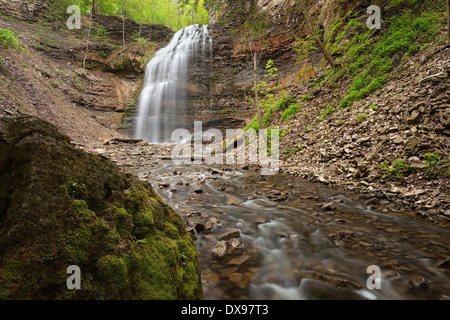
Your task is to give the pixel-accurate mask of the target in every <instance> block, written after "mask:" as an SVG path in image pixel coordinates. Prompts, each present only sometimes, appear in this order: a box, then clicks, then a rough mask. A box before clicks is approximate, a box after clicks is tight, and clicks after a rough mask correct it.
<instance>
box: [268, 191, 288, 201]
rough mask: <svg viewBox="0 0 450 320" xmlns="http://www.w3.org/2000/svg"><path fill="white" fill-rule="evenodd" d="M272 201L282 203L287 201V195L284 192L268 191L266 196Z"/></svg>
mask: <svg viewBox="0 0 450 320" xmlns="http://www.w3.org/2000/svg"><path fill="white" fill-rule="evenodd" d="M267 198H269V199H270V200H272V201H284V200H287V195H286V193H284V192H281V191H278V190H270V191H269V195H268V196H267Z"/></svg>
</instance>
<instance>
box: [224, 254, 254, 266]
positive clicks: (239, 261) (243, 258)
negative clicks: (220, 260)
mask: <svg viewBox="0 0 450 320" xmlns="http://www.w3.org/2000/svg"><path fill="white" fill-rule="evenodd" d="M249 258H250V256H249V255H247V254H243V255H241V256H239V257H235V258H233V259H231V260H230V262H228V263H229V264H235V265H238V266H240V265H242V264H243V263H244V262H245V261H247V260H248V259H249Z"/></svg>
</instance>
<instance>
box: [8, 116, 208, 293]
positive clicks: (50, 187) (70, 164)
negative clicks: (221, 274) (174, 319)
mask: <svg viewBox="0 0 450 320" xmlns="http://www.w3.org/2000/svg"><path fill="white" fill-rule="evenodd" d="M70 265H76V266H78V267H80V270H81V289H79V290H69V289H68V288H67V284H66V281H67V279H68V277H70V276H71V274H67V268H68V267H69V266H70ZM201 298H202V288H201V281H200V267H199V264H198V259H197V252H196V251H195V248H194V245H193V243H192V240H191V239H190V237H189V236H188V234H187V233H186V231H185V229H184V226H183V223H182V221H181V219H180V218H179V216H177V215H176V214H175V212H174V211H173V210H172V209H171V208H170V207H169V206H168V205H167V204H165V203H164V202H163V201H162V200H161V199H160V197H159V196H158V195H157V194H156V193H155V191H154V190H153V189H152V187H151V186H150V185H149V184H148V183H144V182H141V181H139V180H138V179H137V178H136V177H135V176H132V175H127V174H124V173H122V172H121V171H120V170H119V169H118V167H117V166H116V165H115V164H113V163H112V162H111V161H109V160H108V159H106V158H102V157H98V156H95V155H92V154H89V153H86V152H84V151H81V150H78V149H76V148H75V147H74V146H72V145H71V144H70V142H69V140H68V138H67V137H66V136H65V135H63V134H61V133H59V132H58V131H57V129H56V128H55V127H54V126H53V125H51V124H49V123H47V122H44V121H42V120H40V119H38V118H36V117H29V116H24V117H14V118H0V299H201Z"/></svg>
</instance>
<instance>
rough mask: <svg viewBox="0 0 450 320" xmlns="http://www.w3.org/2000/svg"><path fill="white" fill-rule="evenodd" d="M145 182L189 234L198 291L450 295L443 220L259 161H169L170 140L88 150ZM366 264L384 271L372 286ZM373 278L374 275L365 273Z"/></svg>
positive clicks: (249, 295)
mask: <svg viewBox="0 0 450 320" xmlns="http://www.w3.org/2000/svg"><path fill="white" fill-rule="evenodd" d="M91 151H93V152H96V153H100V154H102V155H104V156H107V157H109V158H111V159H112V160H113V161H115V162H116V163H117V164H118V165H119V166H120V167H122V169H124V170H126V171H132V172H134V173H136V174H138V176H139V177H140V178H141V179H142V180H148V181H149V182H151V183H152V185H153V187H154V188H155V190H156V191H157V192H158V193H159V194H160V196H161V197H162V198H163V199H164V200H165V201H166V202H167V203H168V204H169V205H171V206H172V207H173V208H174V209H175V211H176V212H177V213H178V214H179V215H180V216H181V217H182V219H183V221H184V223H185V226H186V228H187V230H188V231H189V233H190V234H191V237H192V238H193V239H194V243H195V246H196V249H197V251H198V254H199V261H200V264H201V268H202V283H203V290H204V297H205V299H448V298H449V296H450V257H449V256H450V251H449V249H448V248H450V229H449V228H448V226H447V225H446V224H445V223H440V224H439V225H437V224H430V223H426V222H424V221H423V220H420V218H419V217H417V215H416V214H415V213H414V212H399V211H394V210H392V209H390V208H389V207H384V208H383V207H377V208H375V207H373V206H370V205H367V204H366V203H365V202H363V201H362V200H358V196H357V195H356V194H352V193H349V192H348V191H340V190H336V189H329V188H326V187H324V186H323V185H318V184H312V183H308V182H305V181H303V180H299V179H298V178H296V177H294V176H290V175H283V174H278V175H274V176H261V175H260V172H259V169H258V168H256V167H251V166H250V167H249V166H240V167H226V166H207V165H184V166H175V165H174V164H173V163H172V161H171V160H170V151H171V146H167V145H147V144H146V143H138V144H122V143H118V144H109V145H105V146H104V147H102V148H97V149H95V150H91ZM369 266H378V267H379V269H380V271H381V284H380V289H373V290H370V289H369V288H368V287H367V284H368V279H369V277H370V276H371V275H372V274H371V273H368V272H367V268H368V267H369ZM369 282H370V283H371V280H370V279H369Z"/></svg>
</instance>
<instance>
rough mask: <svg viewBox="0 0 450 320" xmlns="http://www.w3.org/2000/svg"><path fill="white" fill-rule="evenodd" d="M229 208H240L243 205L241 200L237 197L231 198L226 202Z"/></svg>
mask: <svg viewBox="0 0 450 320" xmlns="http://www.w3.org/2000/svg"><path fill="white" fill-rule="evenodd" d="M225 203H226V205H228V206H238V205H240V204H241V200H239V199H238V198H236V197H233V196H229V197H228V199H227V201H226V202H225Z"/></svg>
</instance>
